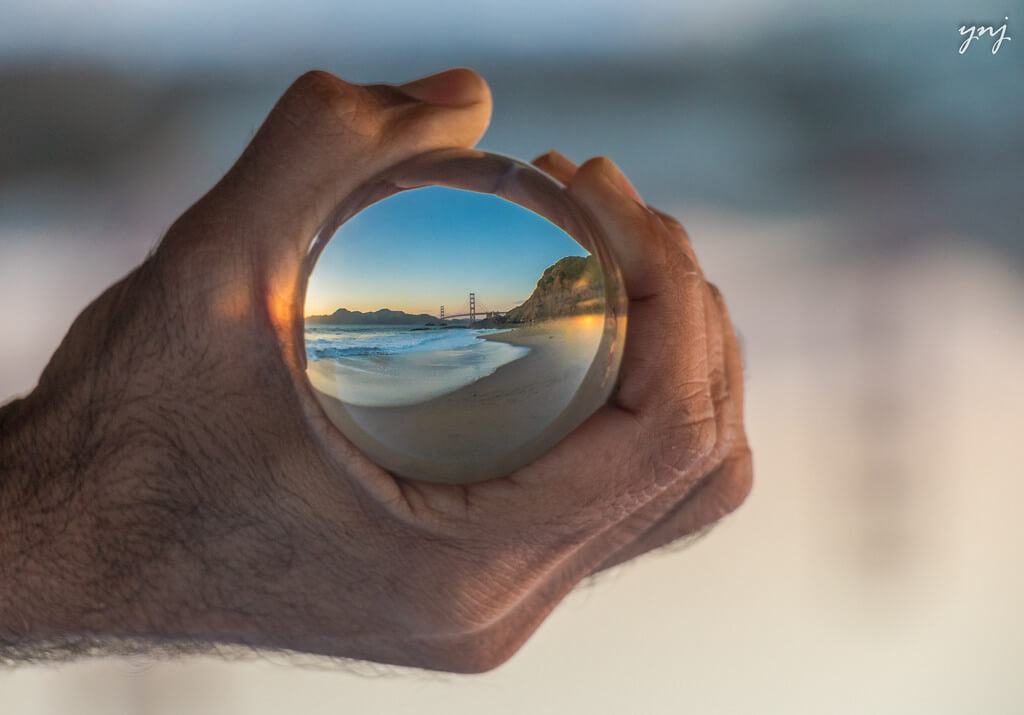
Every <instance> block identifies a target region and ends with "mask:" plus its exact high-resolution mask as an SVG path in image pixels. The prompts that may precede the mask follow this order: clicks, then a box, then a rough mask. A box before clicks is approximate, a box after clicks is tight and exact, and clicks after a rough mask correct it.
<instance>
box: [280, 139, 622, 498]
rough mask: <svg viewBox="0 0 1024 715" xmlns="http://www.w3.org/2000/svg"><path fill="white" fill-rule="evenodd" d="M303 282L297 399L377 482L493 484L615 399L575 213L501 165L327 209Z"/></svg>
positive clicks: (615, 351) (585, 231)
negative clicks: (370, 466)
mask: <svg viewBox="0 0 1024 715" xmlns="http://www.w3.org/2000/svg"><path fill="white" fill-rule="evenodd" d="M304 276H306V281H305V284H304V286H303V289H304V293H305V295H304V300H303V302H302V304H303V305H304V313H303V315H304V336H303V337H304V341H303V343H302V344H303V345H304V347H305V350H304V354H303V355H302V356H300V359H302V360H304V361H305V365H306V375H307V377H308V379H309V382H310V385H311V386H312V388H313V394H314V395H315V396H316V399H317V401H318V402H319V404H320V406H321V407H322V408H323V410H324V413H325V414H326V415H327V417H328V418H329V419H330V421H331V422H332V423H333V424H334V425H335V426H336V427H337V428H338V429H339V430H340V431H341V433H342V434H343V435H344V436H345V437H347V438H348V439H349V440H350V441H351V442H352V443H353V444H355V445H356V447H358V448H359V449H360V450H361V451H362V452H363V453H364V454H366V455H367V456H369V457H370V458H371V459H372V460H373V461H374V462H376V463H377V464H378V465H380V466H381V467H383V468H384V469H387V470H388V471H390V472H391V473H393V474H395V475H398V476H401V477H405V478H410V479H420V480H426V481H432V482H446V483H467V482H475V481H481V480H485V479H492V478H495V477H500V476H503V475H506V474H509V473H510V472H512V471H514V470H516V469H518V468H519V467H522V466H524V465H526V464H528V463H529V462H531V461H533V460H534V459H536V458H537V457H538V456H540V455H541V454H543V453H544V452H545V451H547V450H549V449H550V448H551V447H553V446H554V445H555V444H557V443H558V442H559V441H560V440H562V439H563V438H564V437H566V436H567V435H568V434H569V433H570V432H571V431H572V430H574V429H575V428H576V427H578V426H579V425H580V424H581V423H582V422H583V421H584V420H586V418H587V417H589V416H590V415H591V414H593V412H594V411H595V410H597V409H598V408H599V407H601V405H603V404H604V403H605V402H606V401H607V400H608V397H609V396H610V394H611V392H612V390H613V388H614V386H615V382H616V379H617V377H618V370H619V364H620V362H621V357H622V349H623V344H624V341H625V331H626V292H625V290H624V288H623V284H622V277H621V274H620V272H619V269H618V267H617V266H616V265H615V263H614V262H613V260H612V257H611V254H610V253H609V251H608V249H607V247H606V245H605V241H604V239H603V237H602V233H601V230H600V227H599V226H598V225H597V224H596V222H595V221H594V219H593V218H592V217H591V216H590V215H589V213H588V212H587V211H585V210H584V209H583V207H582V206H580V205H579V204H578V203H577V202H575V201H574V200H572V198H571V197H570V196H569V195H568V194H567V193H566V191H565V188H564V187H563V186H562V185H561V184H560V183H559V182H557V181H556V180H555V179H553V178H552V177H550V176H549V175H547V174H545V173H544V172H542V171H540V170H539V169H537V168H536V167H534V166H532V165H530V164H527V163H524V162H521V161H518V160H516V159H512V158H509V157H505V156H501V155H498V154H491V153H488V152H483V151H477V150H472V149H442V150H438V151H433V152H428V153H426V154H422V155H420V156H417V157H414V158H413V159H410V160H408V161H406V162H403V163H402V164H399V165H397V166H395V167H392V168H391V169H388V170H386V171H385V172H384V173H382V174H380V175H378V176H377V177H375V178H374V179H372V180H370V181H369V182H367V183H365V184H363V185H362V186H361V187H359V188H358V189H357V190H356V191H354V192H353V193H352V194H350V195H349V196H348V197H346V198H345V199H344V200H343V201H342V203H341V204H340V205H339V206H338V207H337V208H336V210H335V211H334V212H333V214H332V215H331V217H330V218H329V219H328V221H327V222H326V223H325V224H324V226H323V227H322V228H321V230H320V231H319V233H318V234H317V236H316V237H315V239H314V240H313V243H312V245H311V247H310V250H309V253H308V255H307V264H306V270H305V271H304Z"/></svg>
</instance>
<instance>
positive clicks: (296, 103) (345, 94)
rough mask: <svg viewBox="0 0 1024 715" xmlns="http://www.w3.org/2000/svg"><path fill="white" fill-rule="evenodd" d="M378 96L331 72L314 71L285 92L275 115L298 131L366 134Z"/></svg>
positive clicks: (307, 73)
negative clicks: (356, 132)
mask: <svg viewBox="0 0 1024 715" xmlns="http://www.w3.org/2000/svg"><path fill="white" fill-rule="evenodd" d="M376 97H377V95H376V94H375V93H374V92H368V91H364V88H363V87H360V86H358V85H354V84H350V83H348V82H346V81H344V80H342V79H340V78H338V77H335V76H334V75H332V74H330V73H329V72H324V71H323V70H311V71H309V72H306V73H305V74H303V75H301V76H300V77H299V78H298V79H296V80H295V81H294V82H293V83H292V85H291V86H290V87H289V88H288V89H287V90H286V91H285V93H284V95H282V97H281V99H280V100H279V101H278V103H277V106H276V107H275V108H274V111H275V113H276V114H277V115H279V116H281V117H282V118H283V119H285V120H286V121H287V122H289V123H290V124H292V125H293V126H295V127H296V128H298V129H301V130H304V131H309V132H312V133H314V134H318V135H323V134H332V133H337V132H338V131H339V130H341V129H349V130H355V131H358V132H360V133H367V132H368V131H370V130H372V125H371V124H370V123H369V122H368V121H367V120H368V119H369V118H372V116H373V110H374V109H375V108H378V105H379V102H378V101H376Z"/></svg>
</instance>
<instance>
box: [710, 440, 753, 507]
mask: <svg viewBox="0 0 1024 715" xmlns="http://www.w3.org/2000/svg"><path fill="white" fill-rule="evenodd" d="M726 460H727V461H728V463H729V469H728V472H727V478H726V479H725V480H723V484H722V486H721V488H720V490H719V494H718V503H719V507H720V508H721V510H722V515H723V516H724V515H725V514H730V513H732V512H734V511H736V510H737V509H738V508H739V507H740V505H741V504H743V502H745V501H746V500H747V497H748V496H749V495H750V491H751V490H752V489H753V487H754V462H753V455H752V453H751V451H750V448H749V447H743V448H742V449H738V450H736V451H735V452H734V453H733V454H731V455H729V457H727V458H726Z"/></svg>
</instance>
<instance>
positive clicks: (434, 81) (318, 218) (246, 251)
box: [160, 68, 491, 302]
mask: <svg viewBox="0 0 1024 715" xmlns="http://www.w3.org/2000/svg"><path fill="white" fill-rule="evenodd" d="M490 115H491V96H490V90H489V89H488V87H487V83H486V82H485V81H484V80H483V78H482V77H480V75H478V74H477V73H475V72H473V71H472V70H469V69H461V68H460V69H451V70H447V71H445V72H441V73H438V74H435V75H431V76H429V77H424V78H421V79H418V80H415V81H413V82H409V83H407V84H405V85H398V86H394V85H387V84H370V85H357V84H352V83H349V82H346V81H344V80H342V79H339V78H338V77H335V76H334V75H331V74H329V73H327V72H322V71H313V72H308V73H306V74H304V75H302V76H301V77H299V78H298V79H297V80H296V81H295V82H294V83H293V84H292V85H291V86H290V87H289V88H288V89H287V91H286V92H285V93H284V95H282V97H281V98H280V99H279V100H278V102H277V103H276V104H275V106H274V108H273V109H272V110H271V112H270V114H269V116H268V117H267V119H266V120H265V121H264V123H263V125H262V126H261V127H260V128H259V130H258V131H257V132H256V134H255V136H254V137H253V139H252V141H251V142H250V144H249V146H248V147H246V149H245V151H244V152H243V153H242V155H241V157H239V159H238V161H237V162H236V163H235V165H234V166H232V167H231V169H230V170H229V171H228V173H227V174H226V175H225V176H224V178H223V179H221V181H220V182H218V183H217V185H216V186H214V187H213V189H211V190H210V192H209V193H208V194H207V195H206V196H204V197H203V198H202V199H201V200H200V201H199V202H198V203H197V204H196V205H195V206H193V207H192V208H191V209H190V210H189V211H188V212H186V214H185V215H184V216H183V217H182V219H180V220H179V222H178V223H177V224H176V225H175V226H174V227H172V229H171V231H169V232H168V235H167V236H166V237H165V239H164V242H163V243H162V244H161V246H160V249H161V250H164V251H168V250H169V251H171V252H177V251H178V250H182V249H184V250H185V251H186V252H187V253H192V254H195V253H198V254H201V255H203V256H204V258H203V261H207V260H208V259H209V258H211V257H213V258H214V260H216V258H215V257H218V256H220V257H225V258H228V260H229V261H231V262H232V263H233V265H232V266H231V267H230V268H232V269H236V268H237V266H238V263H237V261H238V260H239V259H241V260H243V261H244V260H248V261H249V263H248V266H246V267H253V268H256V270H257V272H259V273H261V274H262V275H263V276H264V278H265V279H266V281H267V283H268V285H267V286H266V287H265V288H266V290H267V291H268V293H273V294H276V296H275V298H274V299H275V300H276V301H278V302H279V301H280V300H281V298H282V295H283V293H282V291H284V292H290V291H291V290H292V288H293V287H294V284H295V279H296V277H297V276H298V271H299V270H300V269H301V265H302V259H303V257H304V256H305V254H306V251H307V250H308V248H309V244H310V242H311V240H312V238H313V236H314V234H315V233H316V231H317V230H318V229H319V228H320V226H321V225H322V224H323V223H324V221H326V220H327V217H328V216H329V214H330V212H331V210H332V209H333V208H334V207H335V206H336V205H337V204H338V202H339V201H340V200H341V199H342V198H344V197H345V196H346V195H347V194H349V193H350V192H351V191H352V190H353V189H355V188H356V187H357V186H359V185H360V184H362V183H363V182H365V181H366V180H368V179H370V178H371V177H373V176H374V175H376V174H377V173H379V172H380V171H382V170H383V169H385V168H387V167H389V166H391V165H393V164H396V163H398V162H400V161H403V160H405V159H407V158H410V157H412V156H415V155H417V154H420V153H422V152H425V151H430V150H433V149H440V148H444V147H471V146H473V145H474V144H475V143H476V142H477V141H479V139H480V137H481V136H482V135H483V133H484V131H485V130H486V128H487V125H488V123H489V121H490ZM164 244H167V245H166V246H165V245H164ZM205 265H206V267H207V268H209V267H210V266H209V264H208V263H206V264H205ZM268 297H270V296H268Z"/></svg>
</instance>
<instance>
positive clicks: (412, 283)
mask: <svg viewBox="0 0 1024 715" xmlns="http://www.w3.org/2000/svg"><path fill="white" fill-rule="evenodd" d="M569 255H575V256H585V255H587V252H586V251H585V250H584V249H583V248H582V247H581V246H580V245H579V244H577V243H576V242H575V241H574V240H573V239H572V238H570V237H569V235H568V234H566V233H565V232H564V231H562V230H561V229H560V228H558V227H557V226H555V225H554V224H552V223H551V222H549V221H548V220H547V219H545V218H542V217H541V216H538V215H537V214H535V213H533V212H532V211H529V210H527V209H524V208H523V207H521V206H519V205H517V204H513V203H512V202H510V201H506V200H505V199H502V198H499V197H497V196H492V195H490V194H478V193H474V192H470V191H461V190H458V189H449V188H444V187H438V186H432V187H427V188H423V189H413V190H411V191H404V192H402V193H400V194H397V195H395V196H392V197H390V198H387V199H385V200H383V201H381V202H379V203H377V204H374V205H373V206H370V207H368V208H367V209H365V210H363V211H362V212H360V213H359V214H357V215H356V216H354V217H352V218H351V219H350V220H349V221H348V222H347V223H346V224H344V225H343V226H342V227H341V228H340V229H339V230H338V232H337V233H336V234H335V236H334V238H333V239H332V240H331V242H330V243H328V244H327V247H326V248H325V249H324V251H323V253H321V255H320V258H319V260H318V261H317V265H316V267H315V268H314V270H313V274H312V276H311V277H310V281H309V287H308V289H307V292H306V309H305V312H306V315H320V314H326V313H331V312H334V310H335V309H337V308H348V309H350V310H361V311H364V312H365V311H372V310H377V309H378V308H391V309H392V310H404V311H405V312H407V313H414V314H415V313H429V314H430V315H436V314H437V312H438V307H439V306H440V305H444V306H445V310H446V312H447V313H449V314H455V313H462V312H466V311H467V310H468V309H469V292H470V291H475V292H476V297H477V310H478V311H486V310H507V309H509V308H512V307H515V306H516V305H518V304H519V303H521V302H522V301H523V300H525V299H526V298H528V297H529V296H530V293H531V292H532V291H533V288H534V286H535V285H536V283H537V279H538V278H540V276H541V273H543V272H544V269H545V268H547V267H548V266H550V265H551V264H552V263H554V262H555V261H557V260H558V259H559V258H563V257H565V256H569Z"/></svg>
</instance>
